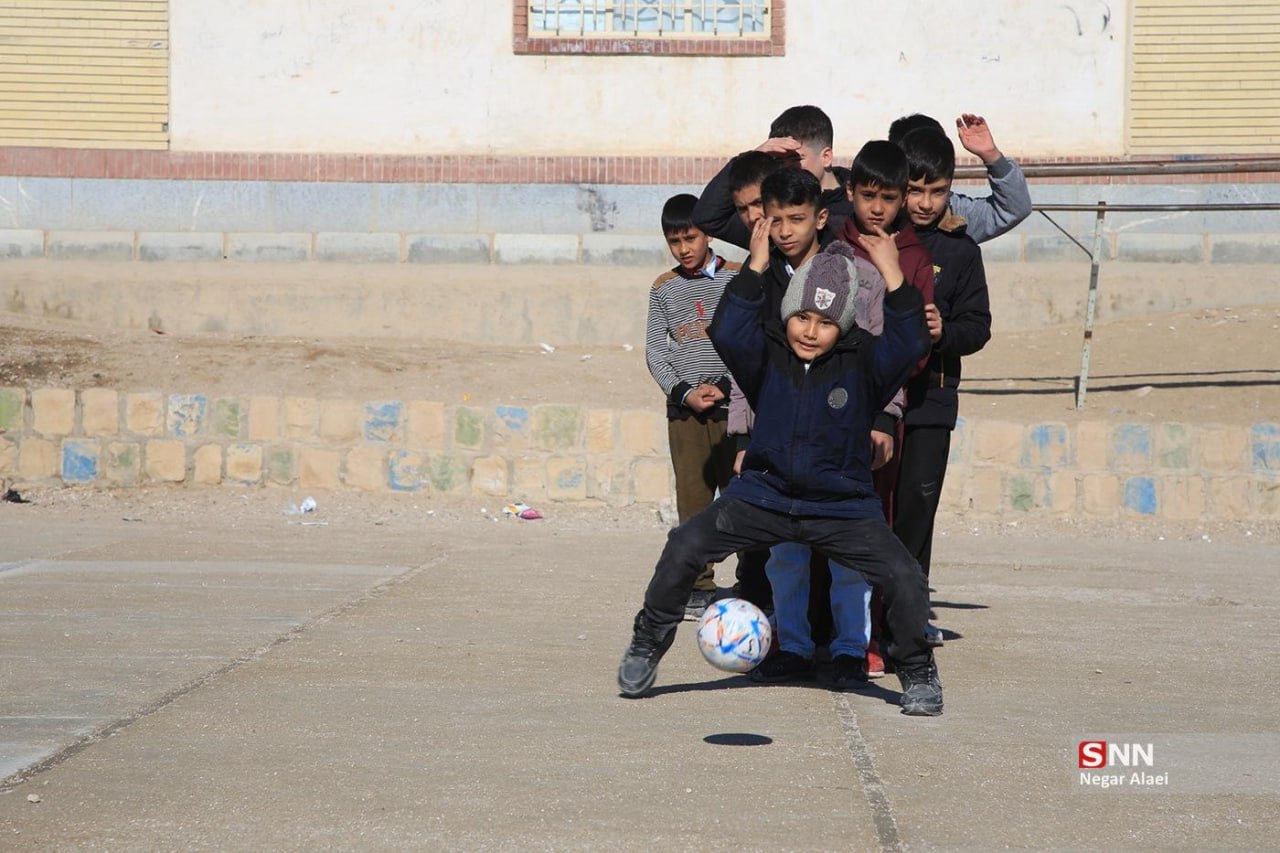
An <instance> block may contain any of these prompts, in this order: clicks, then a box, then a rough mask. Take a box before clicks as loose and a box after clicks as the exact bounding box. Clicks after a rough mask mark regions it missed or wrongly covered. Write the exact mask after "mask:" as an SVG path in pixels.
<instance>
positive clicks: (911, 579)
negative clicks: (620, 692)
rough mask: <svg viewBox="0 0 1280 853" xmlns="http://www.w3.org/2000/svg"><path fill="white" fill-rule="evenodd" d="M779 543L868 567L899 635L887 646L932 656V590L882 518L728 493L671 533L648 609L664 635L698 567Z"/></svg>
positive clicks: (908, 655)
mask: <svg viewBox="0 0 1280 853" xmlns="http://www.w3.org/2000/svg"><path fill="white" fill-rule="evenodd" d="M779 542H802V543H804V544H806V545H808V546H809V547H811V548H813V550H814V551H818V552H821V553H822V554H824V555H826V556H827V557H829V558H830V559H832V560H835V561H836V562H838V563H841V564H843V565H845V566H849V567H850V568H853V569H856V570H858V571H860V572H862V574H863V576H865V577H866V579H867V580H868V581H869V582H870V583H872V584H875V585H877V586H879V587H881V589H882V590H883V593H884V600H885V618H886V620H887V623H888V626H889V628H890V630H891V631H892V634H893V637H894V638H895V641H894V642H893V643H891V644H890V646H889V648H888V649H886V652H887V654H888V656H889V658H890V659H891V660H893V661H895V662H897V663H901V664H904V665H907V666H910V665H913V664H921V663H925V662H927V661H928V660H929V659H930V651H929V648H928V646H926V645H925V638H924V631H925V624H926V622H927V621H928V618H927V617H928V610H929V602H928V592H927V586H926V584H925V579H924V573H923V572H921V571H920V567H919V566H918V565H917V564H916V562H915V560H913V559H911V555H910V554H908V553H907V551H906V549H905V548H903V547H902V543H901V542H899V541H898V538H897V537H896V536H894V535H893V531H892V530H890V529H889V525H887V524H885V522H884V520H883V519H880V518H873V519H848V518H815V517H798V516H792V515H787V514H786V513H782V512H775V511H773V510H769V509H764V508H762V507H758V506H754V505H752V504H749V503H746V502H744V501H740V500H736V499H734V498H728V497H722V498H720V499H719V500H717V501H716V502H715V503H713V504H712V505H711V506H709V507H707V508H706V509H705V510H703V511H702V512H700V513H698V514H697V515H696V516H694V517H693V518H691V519H690V520H689V521H687V522H686V523H684V524H681V525H680V526H679V527H677V528H676V529H674V530H672V531H671V533H670V534H669V535H668V536H667V545H666V547H665V548H663V550H662V556H661V557H659V558H658V565H657V567H656V568H654V570H653V579H652V580H650V581H649V588H648V589H647V590H646V591H645V595H644V613H645V617H646V619H647V620H648V622H649V624H650V625H651V626H652V627H653V629H654V631H655V632H656V633H657V634H658V635H659V636H665V635H666V633H667V631H669V630H671V629H673V628H675V627H676V626H677V625H678V624H679V623H680V621H681V619H683V618H684V606H685V602H686V601H688V599H689V592H690V590H691V589H692V588H693V582H694V580H695V579H696V578H697V577H698V573H699V572H700V571H702V568H703V567H704V566H705V565H706V564H707V563H708V562H719V561H720V560H723V559H724V558H725V557H727V556H728V555H730V554H732V553H733V552H735V551H744V550H747V549H750V548H756V547H767V546H771V545H776V544H778V543H779Z"/></svg>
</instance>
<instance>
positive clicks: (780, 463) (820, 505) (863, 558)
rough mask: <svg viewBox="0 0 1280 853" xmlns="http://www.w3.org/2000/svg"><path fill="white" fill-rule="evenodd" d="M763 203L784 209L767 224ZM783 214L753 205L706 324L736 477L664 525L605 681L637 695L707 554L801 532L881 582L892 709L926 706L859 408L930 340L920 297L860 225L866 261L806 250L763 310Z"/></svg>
mask: <svg viewBox="0 0 1280 853" xmlns="http://www.w3.org/2000/svg"><path fill="white" fill-rule="evenodd" d="M812 213H813V211H812V209H810V210H809V215H810V216H811V215H812ZM775 214H776V215H777V216H780V217H783V220H782V222H783V224H782V226H781V227H779V228H776V229H775V227H774V219H775ZM791 215H794V216H796V217H797V218H802V217H803V211H796V210H794V209H793V208H788V207H786V206H781V207H779V206H778V205H775V206H774V207H773V208H772V209H771V208H770V207H768V206H766V215H765V217H764V218H763V219H761V220H760V222H759V223H757V224H756V227H755V228H754V229H753V232H752V239H751V243H752V245H751V258H750V260H749V262H748V264H747V265H746V266H745V267H744V268H743V269H742V271H741V272H740V273H738V275H736V276H735V277H734V278H733V280H732V281H731V282H730V283H729V286H728V287H727V288H726V290H725V294H724V297H723V298H722V299H721V302H720V305H719V307H718V308H717V309H716V314H715V318H714V319H713V320H712V323H711V327H710V328H709V329H708V335H709V336H710V337H711V340H712V342H713V343H714V344H715V346H716V350H717V351H718V352H719V353H720V355H721V357H722V358H723V359H724V362H725V365H726V366H727V367H728V368H729V370H730V372H731V373H732V374H733V375H734V377H735V378H736V379H737V381H738V383H739V385H740V386H741V387H742V391H743V394H744V395H745V396H746V398H747V401H748V402H749V403H750V404H751V406H752V408H754V409H755V411H756V421H755V429H754V430H753V432H752V434H751V444H750V446H749V447H748V449H747V453H746V456H745V457H744V459H743V464H742V473H741V476H739V477H737V478H736V479H734V480H733V481H732V482H730V483H729V485H728V487H727V488H726V489H725V490H724V492H723V493H722V495H721V497H720V498H719V499H717V500H716V501H715V503H713V504H711V506H709V507H707V508H706V509H705V510H703V511H702V512H700V513H698V514H697V515H695V516H694V517H693V518H691V519H690V520H689V521H687V522H685V523H684V524H681V525H680V526H679V527H677V528H676V529H675V530H673V531H671V533H670V535H669V536H668V538H667V544H666V547H665V548H664V549H663V551H662V555H661V556H660V557H659V559H658V563H657V566H655V568H654V572H653V577H652V579H651V580H650V581H649V585H648V588H647V590H646V592H645V596H644V607H643V608H642V609H641V610H640V612H638V613H637V614H636V617H635V622H634V625H633V629H632V636H631V642H630V644H629V645H628V646H627V649H626V651H625V653H624V654H623V657H622V662H621V664H620V665H619V667H618V687H619V690H620V692H621V693H622V695H623V696H627V697H639V696H643V695H644V694H645V693H646V692H647V691H648V690H649V688H650V687H651V686H652V685H653V682H654V680H655V678H656V676H657V668H658V662H659V661H660V660H661V659H662V656H663V655H664V654H665V653H666V651H667V649H669V648H670V647H671V644H672V643H673V642H674V641H675V634H676V630H677V628H678V626H679V624H680V621H681V619H682V618H683V616H684V604H685V601H686V599H687V598H688V595H689V590H690V589H691V588H692V586H693V582H694V579H695V578H696V577H697V576H698V573H699V572H700V571H701V570H702V567H703V566H705V565H706V564H707V563H708V562H711V561H717V560H721V559H723V558H725V557H726V556H728V555H729V554H731V553H733V552H735V551H741V550H743V549H746V548H752V547H757V546H762V545H775V544H777V543H779V542H802V543H804V544H806V545H809V546H810V547H812V548H813V549H814V550H816V551H819V552H820V553H823V554H825V555H826V556H828V557H829V558H830V559H831V560H832V561H833V562H835V563H838V564H840V565H841V566H847V567H850V569H849V570H848V571H847V572H842V574H847V575H849V576H860V577H865V579H867V580H869V581H871V582H873V583H875V584H876V585H878V586H880V587H881V588H882V589H883V590H884V597H885V603H886V607H887V611H886V612H887V619H888V623H889V627H890V629H891V632H892V637H893V641H892V643H891V644H890V645H889V647H888V648H887V649H886V653H887V654H888V656H889V658H890V659H891V660H892V661H893V662H894V663H895V665H896V671H897V673H898V677H899V679H900V681H901V683H902V688H903V693H902V698H901V700H900V701H901V705H902V711H903V713H905V714H910V715H917V716H920V715H925V716H936V715H938V714H941V713H942V685H941V683H940V682H939V679H938V670H937V667H936V666H935V664H934V660H933V652H932V649H931V648H930V647H929V646H928V645H927V644H926V643H925V640H924V626H925V623H926V620H927V616H928V592H927V589H926V586H925V582H924V575H923V573H922V572H921V571H920V566H919V565H918V564H917V563H916V562H915V560H913V559H912V558H911V555H910V554H909V553H907V551H906V549H905V548H904V547H903V545H902V543H901V542H899V541H898V539H897V537H895V536H894V535H893V531H891V530H890V529H889V526H888V524H887V523H886V522H885V520H884V514H883V511H882V509H881V506H880V500H879V498H878V497H877V496H876V493H875V489H874V487H873V485H872V482H871V425H872V422H873V421H874V419H875V417H876V415H877V413H878V412H879V411H880V410H881V409H883V408H884V406H885V404H886V403H888V401H889V400H890V399H891V398H892V397H893V395H894V393H895V392H896V391H897V390H898V389H899V388H900V387H901V386H902V383H903V382H905V381H906V379H907V377H908V376H909V375H910V374H911V372H912V370H913V369H914V367H915V365H916V364H917V362H918V361H919V360H920V358H921V357H922V356H923V355H924V354H925V352H926V350H927V348H928V329H927V328H926V327H925V324H924V302H923V300H922V299H921V296H920V292H919V291H918V290H916V289H915V288H914V287H911V286H905V287H904V286H903V285H904V283H905V277H904V276H903V274H902V271H901V268H900V266H899V265H898V263H897V248H896V246H895V245H894V242H893V238H892V237H891V236H890V235H888V234H886V233H885V232H884V231H883V230H882V229H873V233H871V234H865V235H861V237H860V238H859V239H860V245H861V246H862V248H863V249H865V250H866V251H867V254H868V255H869V257H870V260H871V264H869V265H868V264H863V265H858V264H857V263H856V262H855V261H851V260H850V259H849V258H847V257H844V256H843V255H827V254H824V253H818V254H817V255H810V256H809V257H808V258H805V259H803V260H801V259H799V258H797V260H798V261H800V267H799V269H804V264H805V263H806V262H810V261H812V263H811V264H810V271H809V272H807V273H806V274H805V275H804V276H803V277H801V276H799V275H797V276H795V277H793V278H795V279H798V282H796V281H793V282H792V286H791V287H790V288H788V290H787V292H785V293H784V294H783V297H782V298H783V300H784V301H786V303H787V307H783V308H780V307H774V308H772V309H770V308H769V307H768V306H769V305H770V304H771V301H770V300H769V298H768V294H767V293H766V291H765V287H764V283H765V273H766V271H767V270H768V269H769V241H770V238H771V235H772V239H773V241H774V242H775V243H776V244H778V246H779V248H780V249H781V250H782V251H783V252H787V251H788V250H789V248H788V247H789V246H790V245H791V242H792V241H791V239H790V237H789V234H790V232H789V231H788V230H787V228H788V227H789V226H787V225H786V224H785V223H786V221H787V220H786V217H789V216H791ZM872 267H874V269H873V268H872ZM877 278H879V279H880V280H881V281H880V282H877V281H876V279H877ZM881 287H882V288H883V293H884V296H883V298H882V299H881V300H880V304H881V306H882V312H883V329H882V333H881V334H880V336H879V337H874V336H872V335H870V334H869V333H867V332H865V331H863V330H861V329H859V328H856V327H855V326H854V317H855V314H856V313H857V310H858V307H857V306H858V304H859V300H860V299H861V300H863V304H864V305H865V306H866V307H868V308H870V303H871V302H873V301H874V297H873V294H874V293H875V292H876V291H877V290H878V289H879V288H881ZM864 291H865V292H864ZM772 305H774V306H778V305H779V303H778V302H772ZM795 308H798V309H799V310H794V309H795ZM784 318H785V321H786V322H785V326H784V325H783V323H782V321H783V319H784ZM858 606H859V607H860V606H861V602H858ZM784 651H785V649H784Z"/></svg>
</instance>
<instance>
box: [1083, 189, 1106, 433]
mask: <svg viewBox="0 0 1280 853" xmlns="http://www.w3.org/2000/svg"><path fill="white" fill-rule="evenodd" d="M1106 218H1107V203H1106V202H1105V201H1099V202H1098V218H1097V219H1096V220H1095V221H1094V224H1093V254H1092V255H1091V256H1090V257H1091V259H1092V262H1093V263H1092V264H1091V266H1090V269H1089V303H1088V305H1086V306H1085V311H1084V347H1083V349H1082V351H1081V353H1080V378H1079V379H1078V380H1077V382H1076V409H1083V408H1084V398H1085V395H1086V394H1087V393H1088V392H1089V345H1090V344H1091V343H1093V317H1094V314H1096V313H1097V310H1098V267H1099V266H1101V265H1102V223H1103V220H1105V219H1106Z"/></svg>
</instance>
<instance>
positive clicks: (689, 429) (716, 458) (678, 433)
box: [667, 416, 734, 591]
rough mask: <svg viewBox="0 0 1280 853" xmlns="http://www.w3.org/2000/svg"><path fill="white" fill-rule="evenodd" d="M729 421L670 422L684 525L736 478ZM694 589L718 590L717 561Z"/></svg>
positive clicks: (696, 419)
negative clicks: (719, 490)
mask: <svg viewBox="0 0 1280 853" xmlns="http://www.w3.org/2000/svg"><path fill="white" fill-rule="evenodd" d="M727 430H728V423H727V422H726V421H723V420H720V421H716V420H703V419H702V418H699V417H696V416H695V417H689V418H684V419H683V420H680V419H672V420H668V421H667V441H668V444H669V445H670V447H671V467H672V468H673V469H674V470H675V473H676V515H677V516H678V517H679V518H680V523H681V524H684V523H685V522H686V521H688V520H689V519H691V518H693V517H694V516H695V515H697V514H698V513H700V512H702V510H704V509H706V508H707V507H708V506H709V505H710V504H711V502H712V501H713V500H715V497H716V489H723V488H724V487H725V486H727V485H729V480H730V479H731V478H732V477H733V456H734V446H733V440H732V439H731V438H729V437H728V436H727V435H726V433H727ZM694 588H696V589H701V590H706V591H710V590H714V589H715V588H716V570H715V565H714V564H708V565H706V566H703V568H702V573H701V574H700V575H698V579H697V582H696V583H694Z"/></svg>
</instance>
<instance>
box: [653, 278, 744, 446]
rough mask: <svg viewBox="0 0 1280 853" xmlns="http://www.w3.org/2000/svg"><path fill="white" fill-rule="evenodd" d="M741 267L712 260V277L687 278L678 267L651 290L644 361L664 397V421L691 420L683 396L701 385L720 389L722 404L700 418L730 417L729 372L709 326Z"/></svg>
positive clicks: (658, 279) (690, 410)
mask: <svg viewBox="0 0 1280 853" xmlns="http://www.w3.org/2000/svg"><path fill="white" fill-rule="evenodd" d="M740 268H741V264H736V263H732V262H730V261H726V260H725V259H724V258H721V257H716V259H715V275H714V276H707V275H705V274H704V273H703V272H701V271H700V272H699V273H697V274H693V275H691V274H688V273H685V272H684V271H683V270H681V269H680V267H675V268H674V269H670V270H668V271H666V272H664V273H663V274H662V275H660V276H658V278H657V279H656V280H655V281H654V282H653V287H652V288H651V289H650V290H649V318H648V322H647V323H646V326H645V342H644V343H645V346H644V353H645V361H646V362H648V365H649V373H651V374H652V375H653V378H654V381H656V382H657V383H658V387H659V388H661V389H662V393H663V394H665V395H666V398H667V417H668V418H670V419H680V420H683V419H685V418H688V417H690V416H691V415H693V414H694V412H693V410H692V409H690V408H689V407H687V406H685V405H684V404H683V402H684V398H685V395H686V394H688V393H689V391H691V390H692V389H694V388H696V387H698V386H699V385H701V384H703V383H709V384H713V385H718V386H719V387H720V389H721V390H722V391H723V392H724V400H722V401H721V403H720V404H719V405H718V406H716V407H715V408H714V409H712V410H711V411H709V412H707V413H705V414H704V415H703V416H702V417H704V418H711V419H714V420H722V419H724V417H725V416H726V414H727V412H728V400H729V372H728V370H727V369H726V368H725V366H724V362H723V361H721V360H720V356H719V355H718V354H717V353H716V350H715V347H713V346H712V345H711V340H710V339H709V338H708V337H707V326H709V325H711V318H712V317H713V316H714V315H715V313H716V306H718V305H719V304H720V296H721V295H722V294H723V293H724V288H725V285H726V284H728V283H729V280H730V279H731V278H733V277H734V276H735V275H736V274H737V273H738V270H739V269H740Z"/></svg>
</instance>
